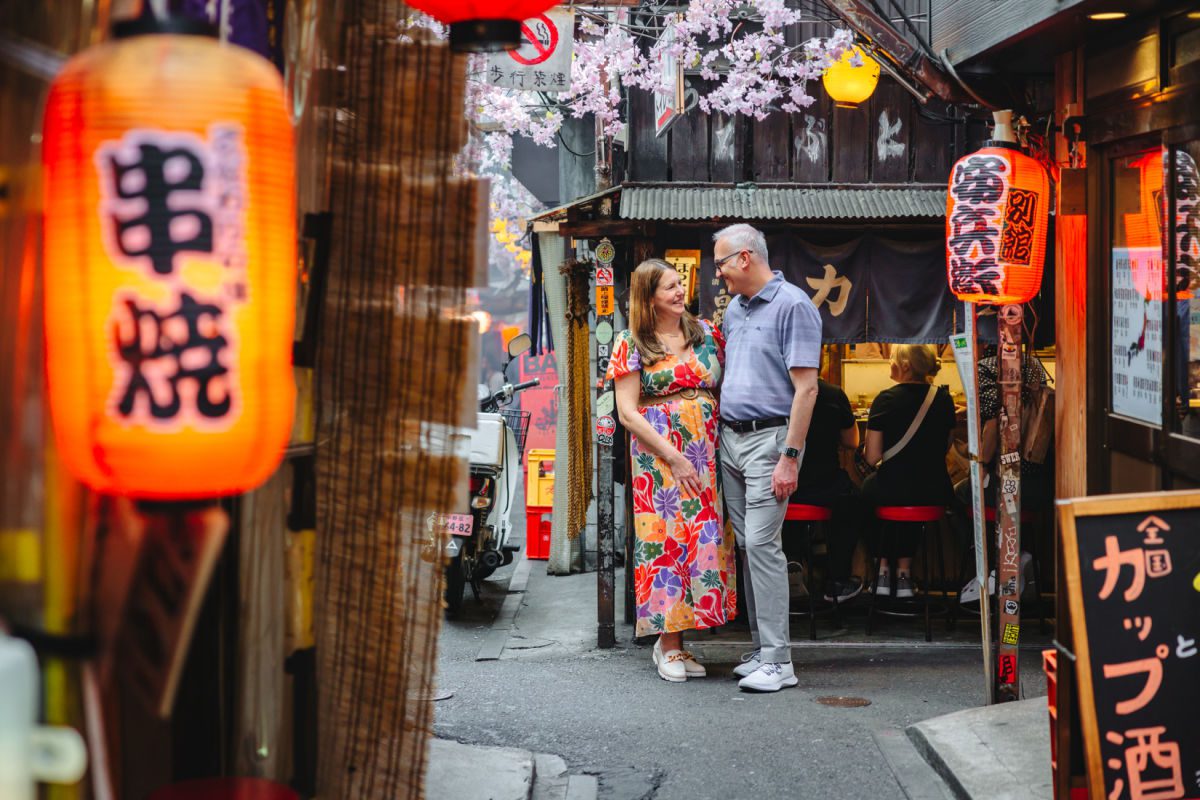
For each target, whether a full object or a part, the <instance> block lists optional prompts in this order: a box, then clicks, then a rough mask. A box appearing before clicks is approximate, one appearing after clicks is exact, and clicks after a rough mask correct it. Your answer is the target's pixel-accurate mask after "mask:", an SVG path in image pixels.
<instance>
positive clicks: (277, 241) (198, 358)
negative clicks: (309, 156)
mask: <svg viewBox="0 0 1200 800" xmlns="http://www.w3.org/2000/svg"><path fill="white" fill-rule="evenodd" d="M156 25H159V23H156V22H155V21H154V20H150V21H148V22H147V21H145V20H142V21H139V22H138V23H137V26H135V27H126V31H127V32H128V33H129V34H130V35H128V36H127V37H125V38H117V39H115V40H114V41H111V42H107V43H104V44H100V45H97V46H95V47H92V48H89V49H88V50H86V51H84V52H82V53H81V54H79V55H77V56H76V57H74V58H73V59H71V60H70V61H69V62H68V63H67V64H66V66H65V67H64V68H63V70H62V72H61V73H60V74H59V75H58V77H57V78H56V79H55V80H54V83H53V84H52V85H51V88H50V93H49V96H48V98H47V101H46V109H45V117H44V137H43V139H44V141H43V147H42V167H43V186H44V207H45V216H44V223H45V235H44V237H43V238H44V245H43V247H44V269H45V275H44V281H43V282H44V285H45V287H46V291H45V358H46V365H45V372H46V380H47V395H48V398H49V406H50V414H51V419H52V421H53V425H54V434H55V439H56V442H57V445H58V450H59V453H60V456H61V458H62V461H63V463H64V464H65V465H66V467H67V468H68V469H69V470H70V471H71V472H72V473H73V474H74V475H75V476H76V477H78V478H79V479H80V480H81V481H83V482H84V483H87V484H89V485H90V486H92V487H94V488H96V489H98V490H100V491H104V492H109V493H113V494H120V495H126V496H132V497H136V498H140V499H153V500H194V499H202V498H211V497H217V496H221V495H229V494H236V493H240V492H244V491H247V490H250V489H253V488H254V487H255V486H257V485H259V484H260V483H262V482H263V481H264V480H266V479H267V477H268V476H270V474H271V473H272V472H273V471H274V470H275V468H276V467H277V466H278V464H279V461H280V460H281V458H282V457H283V454H284V449H285V448H286V446H287V442H288V439H289V437H290V435H291V428H292V411H293V406H294V395H295V389H294V387H295V382H294V379H293V376H292V368H291V351H292V341H293V334H294V317H295V302H296V301H295V291H296V269H295V264H296V229H295V220H296V191H295V165H294V150H293V138H292V136H293V134H292V125H291V123H290V122H289V121H288V114H287V108H286V106H285V103H284V93H283V83H282V81H281V79H280V76H279V73H278V71H277V70H276V69H275V67H274V66H272V65H271V64H270V63H269V62H268V61H267V60H266V59H263V58H261V57H260V56H258V55H255V54H254V53H252V52H251V51H249V50H246V49H243V48H240V47H236V46H233V45H228V44H221V43H219V42H217V41H216V39H214V38H211V37H208V36H204V35H196V34H197V33H198V32H192V31H191V30H190V29H188V28H187V27H186V25H187V23H180V22H179V21H174V24H172V25H169V26H163V27H156ZM167 31H170V32H167ZM117 33H118V36H120V34H121V30H120V29H118V31H117ZM145 34H152V35H145ZM147 65H152V68H147Z"/></svg>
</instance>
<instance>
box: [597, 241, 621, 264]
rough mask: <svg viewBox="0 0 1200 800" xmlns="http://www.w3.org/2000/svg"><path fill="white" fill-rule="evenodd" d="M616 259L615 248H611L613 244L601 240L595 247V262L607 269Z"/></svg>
mask: <svg viewBox="0 0 1200 800" xmlns="http://www.w3.org/2000/svg"><path fill="white" fill-rule="evenodd" d="M616 257H617V248H615V247H613V243H612V242H610V241H609V240H608V239H601V240H600V244H598V245H596V260H597V261H599V262H600V263H601V264H603V265H604V266H606V267H607V266H608V265H609V264H611V263H613V261H614V260H616Z"/></svg>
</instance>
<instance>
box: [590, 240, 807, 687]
mask: <svg viewBox="0 0 1200 800" xmlns="http://www.w3.org/2000/svg"><path fill="white" fill-rule="evenodd" d="M713 239H714V242H715V245H714V247H713V260H714V263H715V265H716V269H717V274H718V275H719V276H720V277H721V278H722V279H723V280H724V281H725V285H726V287H727V288H728V290H729V293H730V295H732V296H733V298H734V299H733V301H732V302H731V303H730V304H729V307H728V308H727V309H726V311H725V319H724V323H723V325H722V328H723V330H718V329H717V328H715V327H714V326H712V325H711V324H709V323H708V322H705V321H703V320H698V319H696V318H695V317H693V316H692V315H691V314H689V313H688V311H687V309H686V305H685V302H686V298H685V296H684V290H683V286H682V285H681V283H680V281H679V276H678V275H677V273H676V272H675V269H674V268H673V267H672V266H671V265H670V264H668V263H667V262H665V261H661V260H659V259H650V260H648V261H645V262H643V263H642V264H640V265H639V266H638V268H637V270H635V271H634V273H633V279H632V281H631V284H630V292H629V323H630V324H629V330H628V331H624V332H622V333H621V335H620V336H619V337H618V339H617V341H616V344H615V346H614V348H613V353H612V358H611V361H610V362H609V373H608V376H609V378H611V379H613V380H615V381H616V401H617V412H618V415H619V416H620V418H621V422H622V424H624V425H625V427H626V428H627V429H628V430H629V432H630V433H632V434H633V437H632V441H631V450H630V455H631V460H632V462H633V472H632V477H633V504H634V505H633V511H634V524H635V528H636V530H635V534H636V546H635V551H634V581H635V587H636V597H637V635H638V636H648V635H651V634H655V633H657V634H658V635H659V636H658V641H657V642H655V645H654V656H653V657H654V663H655V665H656V666H657V668H658V674H659V675H660V676H661V677H662V678H664V679H665V680H668V681H676V682H678V681H685V680H687V679H688V678H689V677H691V678H698V677H703V676H704V674H705V670H704V667H703V665H701V664H700V663H699V662H697V661H696V659H695V657H694V656H692V654H690V653H688V652H687V651H686V650H684V649H683V631H685V630H690V629H693V628H713V627H717V626H720V625H724V624H725V623H726V622H728V621H729V620H731V619H733V617H734V616H735V615H736V613H737V592H736V589H735V586H734V583H735V575H736V569H735V567H734V563H733V542H731V541H729V539H728V537H726V535H725V525H724V514H723V512H725V513H728V514H729V519H730V521H731V522H732V523H733V530H734V532H735V534H736V537H737V543H738V547H739V549H740V551H741V554H742V559H743V581H744V583H745V589H744V591H745V596H746V608H747V610H748V612H749V615H750V630H751V633H752V635H753V638H754V645H755V648H756V649H755V651H754V653H753V655H752V656H751V657H750V658H749V659H748V660H746V661H744V662H743V663H742V664H740V665H739V666H738V667H737V668H735V670H734V672H735V673H736V674H737V676H738V677H739V678H741V681H740V682H739V684H738V685H739V686H740V687H741V688H743V689H748V690H751V691H760V692H774V691H778V690H779V689H782V688H784V687H786V686H795V685H796V682H797V681H796V673H795V671H794V670H793V668H792V659H791V648H790V646H789V641H790V633H789V630H788V574H787V559H786V558H785V557H784V554H783V538H782V529H783V521H784V515H785V513H786V511H787V502H788V496H789V495H791V493H792V492H793V491H795V489H796V477H797V473H798V472H799V469H800V461H801V459H802V458H803V451H804V441H805V436H806V435H807V433H808V425H809V421H810V419H811V418H812V410H813V403H814V401H815V399H816V397H817V368H818V367H819V365H820V360H821V317H820V314H819V313H818V312H817V309H816V307H815V306H814V305H813V303H812V301H811V300H810V299H809V297H808V295H807V294H806V293H805V292H803V291H802V290H800V289H798V288H797V287H795V286H793V285H792V284H790V283H788V282H787V281H785V280H784V279H783V275H782V273H780V272H777V271H772V270H771V267H770V265H769V262H768V257H767V242H766V239H765V238H764V237H763V234H762V233H761V232H760V231H758V230H757V229H755V228H752V227H751V226H749V225H732V226H730V227H728V228H725V229H724V230H721V231H719V232H718V233H717V234H716V235H715V236H714V237H713ZM722 371H724V380H722ZM718 385H719V386H720V391H721V397H720V410H719V411H718V404H717V399H716V396H715V394H714V393H715V392H716V390H717V387H718ZM718 442H719V447H720V458H719V459H718V457H717V450H718ZM718 469H719V470H720V471H721V474H720V476H718V474H717V470H718ZM718 478H720V480H718ZM722 490H723V491H724V499H725V502H724V508H722V502H721V494H722Z"/></svg>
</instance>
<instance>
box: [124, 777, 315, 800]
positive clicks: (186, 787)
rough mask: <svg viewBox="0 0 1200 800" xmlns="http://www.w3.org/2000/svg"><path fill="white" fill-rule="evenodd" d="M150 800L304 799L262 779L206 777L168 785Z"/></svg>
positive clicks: (280, 785) (293, 792)
mask: <svg viewBox="0 0 1200 800" xmlns="http://www.w3.org/2000/svg"><path fill="white" fill-rule="evenodd" d="M148 800H300V795H299V794H297V793H296V792H295V791H294V790H292V789H290V788H288V787H287V786H284V785H283V784H281V783H275V782H274V781H268V780H263V779H262V778H203V779H201V780H195V781H185V782H184V783H176V784H173V785H171V786H164V787H163V788H161V789H159V790H158V791H156V792H154V794H152V795H150V797H149V798H148Z"/></svg>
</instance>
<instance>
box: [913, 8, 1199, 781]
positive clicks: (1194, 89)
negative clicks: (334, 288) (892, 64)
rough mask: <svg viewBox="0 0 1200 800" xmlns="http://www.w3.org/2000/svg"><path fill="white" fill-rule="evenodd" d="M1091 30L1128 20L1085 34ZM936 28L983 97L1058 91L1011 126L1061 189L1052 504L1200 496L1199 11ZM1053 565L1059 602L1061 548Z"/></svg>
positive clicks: (970, 21)
mask: <svg viewBox="0 0 1200 800" xmlns="http://www.w3.org/2000/svg"><path fill="white" fill-rule="evenodd" d="M1102 12H1125V13H1126V14H1127V16H1126V17H1125V18H1122V19H1115V20H1104V19H1094V18H1092V16H1091V15H1093V14H1097V13H1102ZM932 20H933V22H932V44H933V47H934V49H935V50H936V51H937V52H939V53H940V52H942V51H943V50H945V51H947V52H948V53H949V55H950V60H951V61H952V62H953V63H954V65H955V66H956V68H957V70H958V71H959V73H960V74H962V75H963V76H964V80H966V81H967V82H968V83H969V84H970V83H973V82H975V83H976V85H978V86H980V87H988V88H991V89H993V90H995V89H996V88H997V87H1008V88H1012V87H1021V86H1024V87H1028V86H1030V85H1031V83H1032V82H1036V81H1039V80H1044V79H1046V78H1049V77H1050V76H1052V77H1053V93H1052V95H1047V96H1042V95H1039V94H1038V93H1035V92H1031V93H1028V94H1027V95H1026V96H1027V97H1030V98H1033V100H1034V102H1032V103H1030V104H1028V105H1027V106H1026V108H1024V109H1020V111H1021V112H1022V113H1025V114H1026V115H1028V117H1029V119H1030V120H1031V121H1033V120H1038V121H1039V124H1042V125H1048V126H1051V127H1047V128H1045V129H1044V130H1046V131H1047V132H1050V131H1053V141H1052V142H1048V144H1049V145H1050V147H1049V148H1048V151H1049V153H1051V154H1052V155H1053V160H1054V162H1055V164H1056V166H1057V169H1058V171H1059V176H1058V177H1059V181H1058V207H1057V215H1056V220H1055V226H1054V228H1055V241H1054V243H1053V244H1054V250H1055V256H1056V259H1055V260H1056V270H1055V276H1054V281H1055V287H1056V312H1057V315H1056V317H1057V319H1056V339H1057V352H1058V360H1057V376H1056V377H1057V382H1056V387H1055V388H1056V406H1057V420H1056V453H1057V458H1056V462H1057V464H1058V468H1057V476H1056V480H1057V492H1056V493H1057V496H1058V497H1059V498H1070V497H1082V496H1085V495H1098V494H1114V493H1128V492H1158V491H1168V490H1178V489H1194V488H1196V487H1197V486H1198V485H1200V424H1198V422H1200V352H1198V347H1197V343H1198V342H1197V340H1198V339H1200V303H1198V301H1197V299H1196V297H1197V294H1196V293H1197V289H1200V277H1198V273H1197V271H1196V268H1197V254H1198V253H1200V243H1198V242H1197V227H1198V225H1200V223H1198V221H1197V217H1196V212H1195V210H1194V207H1195V205H1196V202H1197V197H1196V194H1197V179H1196V174H1197V173H1196V163H1197V160H1198V159H1200V112H1198V111H1197V108H1200V14H1198V13H1197V11H1196V7H1195V4H1194V3H1185V2H1160V3H1154V2H1140V1H1138V0H1131V2H1125V3H1122V4H1120V5H1119V6H1117V5H1115V4H1113V3H1106V2H1093V1H1092V0H1084V1H1082V2H1080V1H1079V0H1077V1H1076V2H1064V3H1052V2H1042V1H1041V0H1036V1H1035V0H1031V2H1029V3H1019V4H1018V3H991V2H983V0H933V7H932ZM985 91H986V90H985ZM1035 129H1036V126H1035ZM1056 550H1057V552H1056V556H1057V558H1056V561H1057V562H1058V564H1059V567H1058V569H1059V573H1058V574H1059V581H1060V585H1061V584H1062V580H1063V573H1062V567H1061V564H1062V560H1063V559H1062V554H1063V551H1062V546H1061V541H1060V544H1059V546H1058V547H1057V548H1056ZM1056 617H1057V630H1056V637H1057V641H1058V642H1059V643H1061V645H1060V654H1059V655H1060V657H1059V669H1058V672H1057V677H1058V708H1057V723H1056V729H1055V732H1054V736H1055V744H1056V751H1057V753H1058V754H1059V756H1058V762H1059V763H1058V769H1057V773H1056V784H1055V796H1056V797H1068V796H1071V793H1072V790H1073V789H1074V790H1076V791H1080V790H1082V789H1083V787H1084V786H1085V785H1086V784H1085V780H1084V778H1083V776H1084V774H1085V771H1084V765H1083V756H1082V750H1081V746H1080V744H1081V743H1080V732H1079V726H1078V708H1077V707H1074V705H1075V703H1076V702H1077V692H1076V690H1075V687H1074V686H1073V684H1074V682H1075V676H1074V671H1073V670H1072V669H1071V668H1070V664H1071V661H1073V657H1072V653H1071V648H1072V647H1073V645H1072V641H1073V637H1072V628H1071V620H1070V614H1069V611H1068V608H1067V603H1066V598H1065V593H1060V596H1059V608H1058V613H1057V615H1056ZM1068 754H1069V755H1068ZM1096 791H1097V790H1096V789H1093V795H1092V796H1096V794H1095V792H1096Z"/></svg>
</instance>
